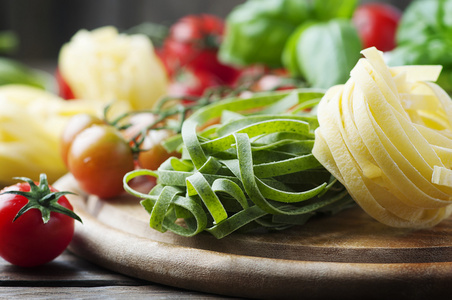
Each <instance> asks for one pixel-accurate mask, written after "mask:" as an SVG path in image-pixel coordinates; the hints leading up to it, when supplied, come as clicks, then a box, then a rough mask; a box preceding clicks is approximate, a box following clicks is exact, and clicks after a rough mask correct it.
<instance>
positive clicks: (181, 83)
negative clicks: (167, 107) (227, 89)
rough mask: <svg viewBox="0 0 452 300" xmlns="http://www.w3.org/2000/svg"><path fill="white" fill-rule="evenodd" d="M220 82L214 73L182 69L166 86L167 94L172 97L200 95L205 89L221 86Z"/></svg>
mask: <svg viewBox="0 0 452 300" xmlns="http://www.w3.org/2000/svg"><path fill="white" fill-rule="evenodd" d="M221 85H222V83H221V81H220V80H218V78H216V77H215V75H214V74H211V73H208V72H204V71H198V72H197V73H193V72H190V71H189V70H184V71H182V72H181V74H180V76H179V77H177V78H175V79H174V80H173V81H172V82H171V83H170V85H169V86H168V95H170V96H172V97H181V98H183V97H184V96H202V95H203V94H204V92H205V91H206V89H208V88H212V87H217V86H221Z"/></svg>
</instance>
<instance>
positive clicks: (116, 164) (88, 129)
mask: <svg viewBox="0 0 452 300" xmlns="http://www.w3.org/2000/svg"><path fill="white" fill-rule="evenodd" d="M137 116H139V115H138V114H137V115H135V116H133V117H131V118H129V120H128V122H129V124H128V125H127V126H124V125H121V126H117V125H116V124H112V123H108V122H107V121H105V120H102V119H100V118H97V117H95V116H92V115H88V114H78V115H76V116H74V117H73V118H71V119H70V120H69V122H68V123H67V125H66V127H65V129H64V131H63V134H62V137H61V154H62V158H63V161H64V162H65V164H66V166H67V168H68V170H69V172H70V173H71V174H72V175H73V176H74V178H75V179H76V180H77V182H78V184H79V185H80V187H81V188H82V190H84V191H85V192H87V193H89V194H92V195H96V196H98V197H100V198H103V199H108V198H112V197H115V196H118V195H120V194H121V193H122V192H123V191H124V190H123V184H122V180H123V177H124V175H125V174H126V173H127V172H130V171H132V170H134V169H135V168H138V167H140V168H147V169H152V170H156V169H157V168H158V167H159V166H160V164H161V163H162V162H163V161H165V160H166V159H167V158H169V157H170V156H172V155H177V153H168V152H167V151H166V150H165V148H164V147H163V146H162V145H161V142H162V141H163V140H165V139H166V138H168V137H169V136H171V135H172V134H173V133H172V131H170V130H165V129H155V130H154V129H147V130H145V132H146V133H145V134H144V135H143V128H147V127H148V126H150V125H152V124H153V123H152V120H155V116H154V115H153V114H150V113H142V114H141V116H139V117H140V118H138V117H137ZM143 116H145V118H143ZM143 119H145V122H143ZM137 120H138V121H137ZM150 127H152V126H150Z"/></svg>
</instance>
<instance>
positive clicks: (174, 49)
mask: <svg viewBox="0 0 452 300" xmlns="http://www.w3.org/2000/svg"><path fill="white" fill-rule="evenodd" d="M223 31H224V22H223V20H222V19H220V18H218V17H216V16H213V15H209V14H202V15H198V16H196V15H189V16H186V17H184V18H182V19H180V20H179V21H178V22H176V23H175V24H174V25H173V26H172V27H171V28H170V34H169V36H168V37H167V38H166V39H165V42H164V45H163V49H161V51H159V53H160V55H161V56H160V57H161V58H162V60H163V61H164V64H165V66H166V67H167V69H168V73H169V74H170V77H171V79H172V81H173V87H172V90H173V91H174V90H177V91H178V93H180V92H185V93H186V94H185V95H202V94H203V92H204V90H205V89H206V88H207V87H210V86H214V85H232V84H233V83H234V82H235V80H236V79H237V77H238V76H239V74H240V72H239V70H238V69H236V68H234V67H232V66H228V65H224V64H222V63H221V62H220V61H219V60H218V57H217V54H218V48H219V45H220V43H221V40H222V37H223ZM181 70H183V71H182V72H189V73H191V74H193V75H194V76H195V77H199V78H200V79H199V81H200V82H199V83H197V84H196V86H194V84H193V83H192V84H189V85H188V86H185V85H184V84H183V82H182V83H180V82H181V80H179V78H178V77H179V76H180V73H181ZM206 77H210V78H206ZM207 82H209V83H207ZM184 88H187V91H184V90H183V89H184Z"/></svg>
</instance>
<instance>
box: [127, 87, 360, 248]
mask: <svg viewBox="0 0 452 300" xmlns="http://www.w3.org/2000/svg"><path fill="white" fill-rule="evenodd" d="M322 96H323V91H320V90H315V89H299V90H294V91H291V92H287V91H284V92H267V93H261V94H255V95H254V96H252V97H251V98H246V99H242V98H231V99H223V100H221V101H218V102H215V103H212V104H209V105H207V106H205V107H203V108H201V109H199V110H197V111H195V112H194V113H193V114H192V115H191V116H190V117H189V118H187V119H186V120H185V121H184V123H183V125H182V129H181V135H180V137H178V138H172V139H171V140H170V141H168V143H170V144H171V147H172V148H173V149H175V148H177V149H180V151H181V152H182V156H181V158H180V159H179V158H176V157H171V158H169V159H168V160H166V161H165V162H164V163H163V164H162V165H161V166H160V167H159V168H158V170H135V171H132V172H129V173H128V174H126V175H125V176H124V188H125V190H126V191H127V192H128V193H130V194H131V195H134V196H136V197H138V198H141V199H142V200H141V205H142V206H143V207H144V209H146V211H147V212H148V213H149V216H150V221H149V225H150V227H151V228H153V229H155V230H158V231H160V232H166V231H168V230H169V231H172V232H174V233H176V234H178V235H182V236H187V237H190V236H194V235H197V234H198V233H200V232H203V231H206V232H209V233H210V234H212V235H213V236H215V237H216V238H218V239H220V238H223V237H225V236H227V235H229V234H231V233H233V232H235V231H240V232H246V231H250V230H256V229H269V230H281V229H285V228H288V227H291V226H294V225H302V224H304V223H305V222H306V221H308V220H309V219H310V218H312V217H314V216H318V215H325V214H333V213H337V212H339V211H341V210H342V209H344V208H346V207H348V206H350V205H352V204H353V203H354V202H353V200H352V199H351V197H350V196H349V195H348V193H347V191H346V189H345V188H344V187H343V186H342V185H341V184H340V183H339V182H338V181H337V180H336V179H335V178H334V177H333V176H332V175H331V174H330V173H329V172H328V171H327V170H326V169H325V168H323V166H322V165H321V164H320V163H319V162H318V161H317V160H316V159H315V157H314V156H313V155H312V153H311V150H312V148H313V146H314V130H315V129H316V128H317V127H318V122H317V118H316V115H315V106H316V105H317V104H318V102H319V101H320V99H321V97H322ZM300 107H302V109H300ZM212 120H220V121H219V122H217V123H215V124H214V125H210V126H208V127H207V128H204V129H203V130H202V131H200V130H199V128H202V127H203V125H205V124H209V122H210V123H212ZM176 141H179V144H178V145H177V147H176ZM138 176H153V177H156V178H157V184H156V186H155V187H154V188H153V189H152V190H151V191H150V192H149V193H147V194H145V193H141V192H138V191H136V190H134V189H132V188H131V187H130V186H129V184H128V183H129V181H130V180H132V179H133V178H135V177H138Z"/></svg>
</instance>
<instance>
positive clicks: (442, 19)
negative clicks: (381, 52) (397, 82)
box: [387, 0, 452, 92]
mask: <svg viewBox="0 0 452 300" xmlns="http://www.w3.org/2000/svg"><path fill="white" fill-rule="evenodd" d="M396 40H397V47H396V48H395V49H394V50H392V51H390V52H389V53H387V57H388V65H391V66H399V65H442V66H443V71H442V72H441V75H440V77H439V79H438V81H437V82H438V84H440V85H441V86H442V87H443V88H444V89H446V90H447V91H448V92H452V51H451V50H450V49H452V0H422V1H420V0H416V1H413V2H411V3H410V4H409V5H408V7H407V8H406V10H405V11H404V13H403V15H402V19H401V20H400V23H399V27H398V30H397V36H396Z"/></svg>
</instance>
